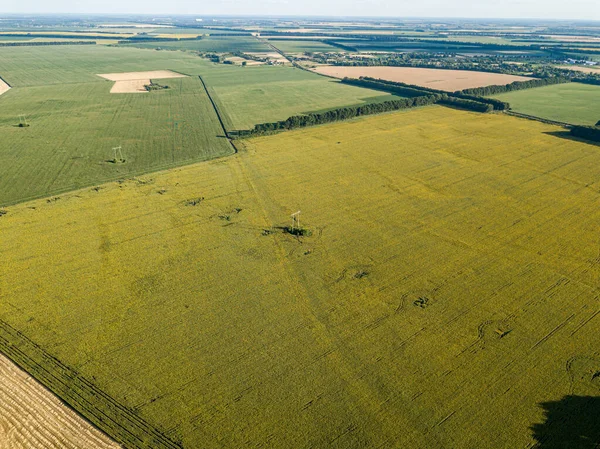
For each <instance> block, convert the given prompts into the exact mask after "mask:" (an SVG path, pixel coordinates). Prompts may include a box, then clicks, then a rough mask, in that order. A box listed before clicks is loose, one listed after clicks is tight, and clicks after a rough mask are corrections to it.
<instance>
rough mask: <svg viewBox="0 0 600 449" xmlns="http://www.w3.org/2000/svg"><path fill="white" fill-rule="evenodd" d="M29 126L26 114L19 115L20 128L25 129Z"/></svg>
mask: <svg viewBox="0 0 600 449" xmlns="http://www.w3.org/2000/svg"><path fill="white" fill-rule="evenodd" d="M27 126H29V123H28V122H27V117H25V114H20V115H19V127H21V128H25V127H27Z"/></svg>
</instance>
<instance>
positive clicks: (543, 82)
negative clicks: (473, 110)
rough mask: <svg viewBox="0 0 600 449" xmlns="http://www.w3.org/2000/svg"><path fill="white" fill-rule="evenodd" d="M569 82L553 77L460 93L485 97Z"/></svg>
mask: <svg viewBox="0 0 600 449" xmlns="http://www.w3.org/2000/svg"><path fill="white" fill-rule="evenodd" d="M570 81H571V80H570V79H569V78H566V77H562V76H555V77H552V78H543V79H531V80H527V81H515V82H512V83H510V84H506V85H496V86H485V87H476V88H473V89H465V90H462V91H460V93H461V94H467V95H477V96H487V95H496V94H503V93H505V92H512V91H514V90H523V89H532V88H534V87H542V86H549V85H552V84H563V83H568V82H570Z"/></svg>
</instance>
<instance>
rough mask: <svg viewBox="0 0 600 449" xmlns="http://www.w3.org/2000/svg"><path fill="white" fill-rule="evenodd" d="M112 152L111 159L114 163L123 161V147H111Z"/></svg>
mask: <svg viewBox="0 0 600 449" xmlns="http://www.w3.org/2000/svg"><path fill="white" fill-rule="evenodd" d="M113 154H114V157H113V160H112V161H113V163H114V164H123V163H125V158H124V157H123V149H122V148H121V145H119V146H118V147H114V148H113Z"/></svg>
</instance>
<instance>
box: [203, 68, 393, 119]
mask: <svg viewBox="0 0 600 449" xmlns="http://www.w3.org/2000/svg"><path fill="white" fill-rule="evenodd" d="M222 67H223V68H220V69H219V70H212V71H210V72H206V75H203V78H204V79H205V81H206V82H207V84H208V85H209V90H210V91H211V93H214V98H215V99H216V100H217V103H218V105H219V110H220V111H221V113H222V114H223V115H224V117H225V124H226V127H227V128H228V130H237V129H249V128H252V127H253V126H254V125H255V124H257V123H266V122H274V121H278V120H285V119H286V118H288V117H290V116H292V115H297V114H302V113H307V112H314V111H320V110H324V109H331V108H336V107H342V106H349V105H355V104H361V103H366V102H371V101H375V102H377V101H381V100H382V99H383V100H386V99H392V98H393V97H392V96H391V95H390V94H385V93H382V92H379V91H375V90H370V89H364V88H357V87H355V86H349V85H345V84H341V83H340V82H339V81H336V80H332V79H330V78H326V77H323V76H319V75H316V74H313V73H310V72H307V71H305V70H301V69H297V68H291V67H276V66H274V67H271V66H258V67H235V66H229V67H227V68H225V67H224V66H222Z"/></svg>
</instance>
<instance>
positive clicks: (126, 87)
mask: <svg viewBox="0 0 600 449" xmlns="http://www.w3.org/2000/svg"><path fill="white" fill-rule="evenodd" d="M148 84H150V80H149V79H146V80H129V81H116V82H115V84H113V87H112V88H111V89H110V93H111V94H126V93H136V92H139V93H148V91H147V90H146V87H144V86H147V85H148Z"/></svg>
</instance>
